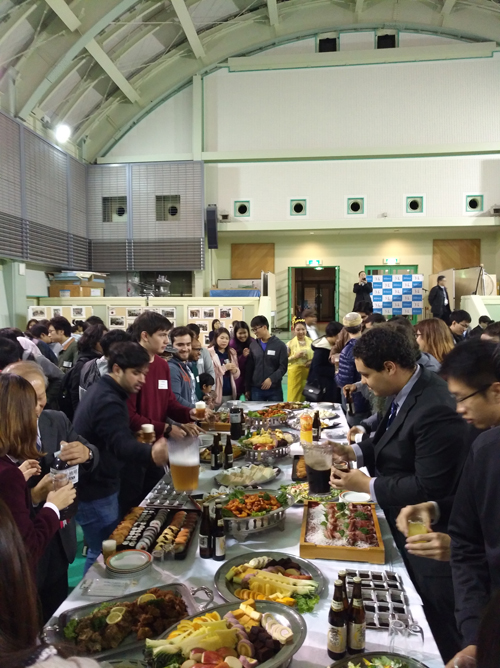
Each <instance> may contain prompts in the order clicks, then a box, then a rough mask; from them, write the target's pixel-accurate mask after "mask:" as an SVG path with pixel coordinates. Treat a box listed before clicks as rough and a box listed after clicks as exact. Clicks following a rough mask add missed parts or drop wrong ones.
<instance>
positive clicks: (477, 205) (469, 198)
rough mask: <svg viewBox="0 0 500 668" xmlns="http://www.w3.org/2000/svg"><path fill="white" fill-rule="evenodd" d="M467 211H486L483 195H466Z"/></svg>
mask: <svg viewBox="0 0 500 668" xmlns="http://www.w3.org/2000/svg"><path fill="white" fill-rule="evenodd" d="M465 211H466V213H481V211H484V198H483V195H466V196H465Z"/></svg>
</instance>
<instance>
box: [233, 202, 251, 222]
mask: <svg viewBox="0 0 500 668" xmlns="http://www.w3.org/2000/svg"><path fill="white" fill-rule="evenodd" d="M249 216H250V202H249V201H248V200H236V201H235V203H234V217H235V218H248V217H249Z"/></svg>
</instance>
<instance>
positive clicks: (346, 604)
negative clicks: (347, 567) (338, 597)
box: [339, 571, 349, 611]
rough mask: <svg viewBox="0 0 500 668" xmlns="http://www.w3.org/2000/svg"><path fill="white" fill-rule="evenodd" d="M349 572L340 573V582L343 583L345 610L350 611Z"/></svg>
mask: <svg viewBox="0 0 500 668" xmlns="http://www.w3.org/2000/svg"><path fill="white" fill-rule="evenodd" d="M346 578H347V571H339V580H341V582H342V600H343V601H344V610H346V611H347V610H348V609H349V599H348V598H347V584H346Z"/></svg>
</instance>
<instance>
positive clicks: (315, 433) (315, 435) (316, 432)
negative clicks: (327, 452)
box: [312, 411, 321, 441]
mask: <svg viewBox="0 0 500 668" xmlns="http://www.w3.org/2000/svg"><path fill="white" fill-rule="evenodd" d="M320 438H321V420H320V419H319V411H315V413H314V419H313V423H312V439H313V441H319V439H320Z"/></svg>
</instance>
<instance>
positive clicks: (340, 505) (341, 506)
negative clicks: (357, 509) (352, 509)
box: [337, 501, 347, 513]
mask: <svg viewBox="0 0 500 668" xmlns="http://www.w3.org/2000/svg"><path fill="white" fill-rule="evenodd" d="M346 508H347V504H345V503H344V502H343V501H339V503H337V510H338V511H339V513H341V512H343V511H344V510H345V509H346Z"/></svg>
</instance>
